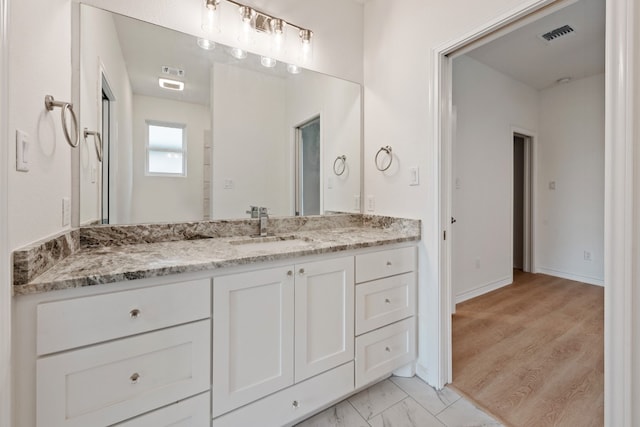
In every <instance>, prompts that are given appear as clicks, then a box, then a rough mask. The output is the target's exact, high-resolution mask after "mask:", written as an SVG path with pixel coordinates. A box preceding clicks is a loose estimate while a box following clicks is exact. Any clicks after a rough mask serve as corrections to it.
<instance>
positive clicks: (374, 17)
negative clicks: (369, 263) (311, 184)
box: [363, 0, 531, 384]
mask: <svg viewBox="0 0 640 427" xmlns="http://www.w3.org/2000/svg"><path fill="white" fill-rule="evenodd" d="M525 4H527V5H528V4H531V1H529V0H483V1H481V2H471V1H465V0H435V1H429V2H426V1H423V0H394V1H392V2H390V1H385V0H368V1H367V2H366V3H365V6H364V8H365V18H364V21H365V24H364V28H365V29H364V84H365V95H364V100H365V105H364V112H365V113H364V115H365V121H364V123H365V134H364V137H365V149H364V168H365V171H364V175H365V192H364V193H363V194H365V195H372V196H374V197H375V206H376V209H375V213H379V214H386V215H399V216H404V217H411V218H419V219H421V220H422V221H423V229H422V239H423V240H422V243H421V245H420V247H421V250H420V272H419V284H420V285H419V311H420V317H419V332H418V333H419V336H420V341H419V354H420V357H419V366H418V371H419V373H420V375H421V376H422V377H423V378H425V379H427V380H428V381H429V382H430V383H432V384H438V383H439V381H440V378H439V376H438V375H439V372H438V368H439V366H440V363H441V361H440V352H439V350H440V349H439V343H440V342H441V339H443V340H444V337H440V326H439V325H440V319H441V312H442V310H443V307H442V306H441V305H440V301H441V300H442V299H441V295H440V283H439V265H438V263H439V260H438V248H439V243H440V238H441V230H440V229H439V225H438V217H439V209H440V206H439V202H438V197H439V195H438V188H439V183H438V179H439V175H438V162H439V152H438V141H436V140H435V137H434V135H433V129H434V123H432V122H431V118H432V117H434V113H433V111H432V109H431V108H432V107H433V106H432V105H431V104H430V99H431V96H432V95H433V90H434V82H435V78H434V77H435V74H434V70H433V64H432V49H435V48H437V47H438V46H441V45H442V44H444V43H445V42H448V41H450V40H454V39H460V38H462V37H463V36H465V35H467V34H469V33H470V32H472V31H474V30H476V29H477V28H479V27H480V26H482V25H485V24H486V23H487V22H489V21H492V20H494V19H495V18H496V17H497V16H500V15H503V14H505V13H507V12H509V11H511V10H513V9H515V8H516V7H518V6H520V5H525ZM462 12H463V13H462ZM388 144H389V145H392V147H393V151H394V153H395V154H396V156H397V157H396V158H395V160H394V162H395V161H397V163H398V168H397V169H396V170H395V173H393V174H389V173H387V174H384V173H381V172H378V171H377V170H376V169H375V166H374V163H373V158H374V156H375V153H376V151H377V150H378V149H379V148H380V147H381V146H385V145H388ZM410 166H418V167H419V168H420V181H421V184H420V185H419V186H409V173H408V167H410ZM445 341H446V340H445Z"/></svg>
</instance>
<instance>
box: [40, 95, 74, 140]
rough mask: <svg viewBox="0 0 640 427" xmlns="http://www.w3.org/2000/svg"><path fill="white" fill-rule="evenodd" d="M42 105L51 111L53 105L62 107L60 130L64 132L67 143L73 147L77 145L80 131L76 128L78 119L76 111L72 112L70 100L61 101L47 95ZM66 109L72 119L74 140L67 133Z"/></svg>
mask: <svg viewBox="0 0 640 427" xmlns="http://www.w3.org/2000/svg"><path fill="white" fill-rule="evenodd" d="M44 106H45V108H46V109H47V111H53V109H54V108H55V107H60V108H61V109H62V114H61V118H62V131H63V132H64V137H65V138H66V139H67V142H68V143H69V145H70V146H71V147H73V148H76V147H77V146H78V143H79V142H80V131H79V128H78V119H77V118H76V113H74V112H73V104H72V103H70V102H61V101H56V100H55V99H53V96H51V95H47V96H45V97H44ZM67 110H69V111H70V112H71V120H72V121H73V129H74V130H75V132H76V138H75V142H74V141H72V140H71V136H70V135H69V130H68V129H67Z"/></svg>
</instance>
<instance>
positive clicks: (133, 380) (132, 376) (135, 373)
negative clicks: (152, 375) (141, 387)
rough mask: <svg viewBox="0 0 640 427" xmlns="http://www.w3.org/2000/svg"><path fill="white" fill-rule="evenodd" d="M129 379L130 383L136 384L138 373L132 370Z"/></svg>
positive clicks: (138, 377)
mask: <svg viewBox="0 0 640 427" xmlns="http://www.w3.org/2000/svg"><path fill="white" fill-rule="evenodd" d="M129 379H130V380H131V384H138V380H139V379H140V374H139V373H137V372H134V373H133V374H132V375H131V376H130V377H129Z"/></svg>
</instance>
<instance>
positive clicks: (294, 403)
mask: <svg viewBox="0 0 640 427" xmlns="http://www.w3.org/2000/svg"><path fill="white" fill-rule="evenodd" d="M291 406H293V407H294V408H296V409H298V408H299V407H300V402H298V401H297V400H294V401H293V403H291Z"/></svg>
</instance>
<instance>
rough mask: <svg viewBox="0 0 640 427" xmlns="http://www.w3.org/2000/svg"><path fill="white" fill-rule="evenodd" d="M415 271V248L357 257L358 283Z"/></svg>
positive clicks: (390, 250)
mask: <svg viewBox="0 0 640 427" xmlns="http://www.w3.org/2000/svg"><path fill="white" fill-rule="evenodd" d="M415 269H416V247H415V246H412V247H408V248H399V249H389V250H386V251H379V252H372V253H369V254H363V255H356V283H361V282H367V281H369V280H375V279H381V278H383V277H389V276H394V275H396V274H401V273H407V272H409V271H414V270H415Z"/></svg>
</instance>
